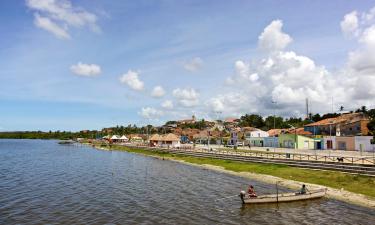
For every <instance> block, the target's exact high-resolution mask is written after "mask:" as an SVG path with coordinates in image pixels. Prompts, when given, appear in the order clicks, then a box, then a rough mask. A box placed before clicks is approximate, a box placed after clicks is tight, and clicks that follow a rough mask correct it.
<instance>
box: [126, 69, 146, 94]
mask: <svg viewBox="0 0 375 225" xmlns="http://www.w3.org/2000/svg"><path fill="white" fill-rule="evenodd" d="M120 82H121V83H123V84H126V85H128V86H129V87H130V88H131V89H133V90H136V91H142V90H143V88H144V84H143V81H141V80H140V79H139V75H138V73H137V72H135V71H132V70H129V71H128V72H127V73H125V74H123V75H122V76H121V77H120Z"/></svg>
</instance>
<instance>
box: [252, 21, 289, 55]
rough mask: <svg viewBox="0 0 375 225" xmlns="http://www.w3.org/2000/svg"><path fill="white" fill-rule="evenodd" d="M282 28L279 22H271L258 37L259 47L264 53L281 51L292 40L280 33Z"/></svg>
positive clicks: (281, 23)
mask: <svg viewBox="0 0 375 225" xmlns="http://www.w3.org/2000/svg"><path fill="white" fill-rule="evenodd" d="M282 27H283V22H282V21H281V20H274V21H272V22H271V23H270V24H269V25H268V26H267V27H266V28H264V30H263V33H262V34H261V35H260V36H259V37H258V39H259V47H260V48H261V49H263V50H266V51H278V50H283V49H284V48H285V47H286V46H287V45H288V44H289V43H290V42H292V40H293V39H292V38H291V37H290V36H289V35H288V34H286V33H284V32H283V31H282Z"/></svg>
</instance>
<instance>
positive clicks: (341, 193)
mask: <svg viewBox="0 0 375 225" xmlns="http://www.w3.org/2000/svg"><path fill="white" fill-rule="evenodd" d="M93 147H94V148H96V149H99V150H105V151H126V150H118V149H108V148H105V147H98V146H93ZM126 152H128V153H134V154H138V155H143V156H149V157H153V158H157V159H160V160H169V161H174V162H178V163H183V164H186V165H190V166H194V167H200V168H203V169H209V170H212V171H216V172H220V173H225V174H230V175H233V176H238V177H243V178H246V179H252V180H256V181H260V182H263V183H267V184H275V183H276V182H278V184H279V185H280V186H283V187H286V188H290V189H295V190H298V189H299V188H300V187H301V186H302V184H306V185H307V186H308V187H309V188H310V189H319V188H327V194H326V197H328V198H332V199H336V200H340V201H343V202H347V203H350V204H355V205H359V206H364V207H367V208H371V209H375V198H372V197H370V196H366V195H363V194H358V193H353V192H350V191H346V190H344V189H343V188H342V189H336V188H331V187H327V186H324V185H318V184H312V183H307V182H300V181H295V180H290V179H285V178H280V177H276V176H272V175H267V174H260V173H252V172H243V171H241V172H237V171H232V170H228V169H225V168H224V167H222V166H216V165H211V164H197V163H191V162H187V161H184V160H182V159H174V158H171V157H168V156H165V157H164V156H163V157H162V156H156V155H147V154H143V153H138V152H131V151H126Z"/></svg>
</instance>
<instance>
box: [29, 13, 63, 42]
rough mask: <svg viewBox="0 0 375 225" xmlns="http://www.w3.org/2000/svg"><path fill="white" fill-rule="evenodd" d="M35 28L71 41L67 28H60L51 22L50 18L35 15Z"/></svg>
mask: <svg viewBox="0 0 375 225" xmlns="http://www.w3.org/2000/svg"><path fill="white" fill-rule="evenodd" d="M34 24H35V26H37V27H39V28H42V29H44V30H46V31H48V32H51V33H52V34H54V35H55V36H56V37H58V38H60V39H70V35H69V33H68V32H67V29H66V28H63V27H60V26H59V25H57V24H56V23H55V22H53V21H52V20H50V19H49V18H48V17H43V16H40V15H39V14H38V13H35V15H34Z"/></svg>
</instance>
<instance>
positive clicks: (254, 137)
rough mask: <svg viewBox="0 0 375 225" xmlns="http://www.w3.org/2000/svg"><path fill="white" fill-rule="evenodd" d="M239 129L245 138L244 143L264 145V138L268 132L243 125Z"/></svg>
mask: <svg viewBox="0 0 375 225" xmlns="http://www.w3.org/2000/svg"><path fill="white" fill-rule="evenodd" d="M241 131H242V133H243V134H244V138H245V140H246V141H245V145H251V146H258V147H264V138H265V137H268V136H269V134H268V132H266V131H263V130H260V129H258V128H254V127H243V128H241Z"/></svg>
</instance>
